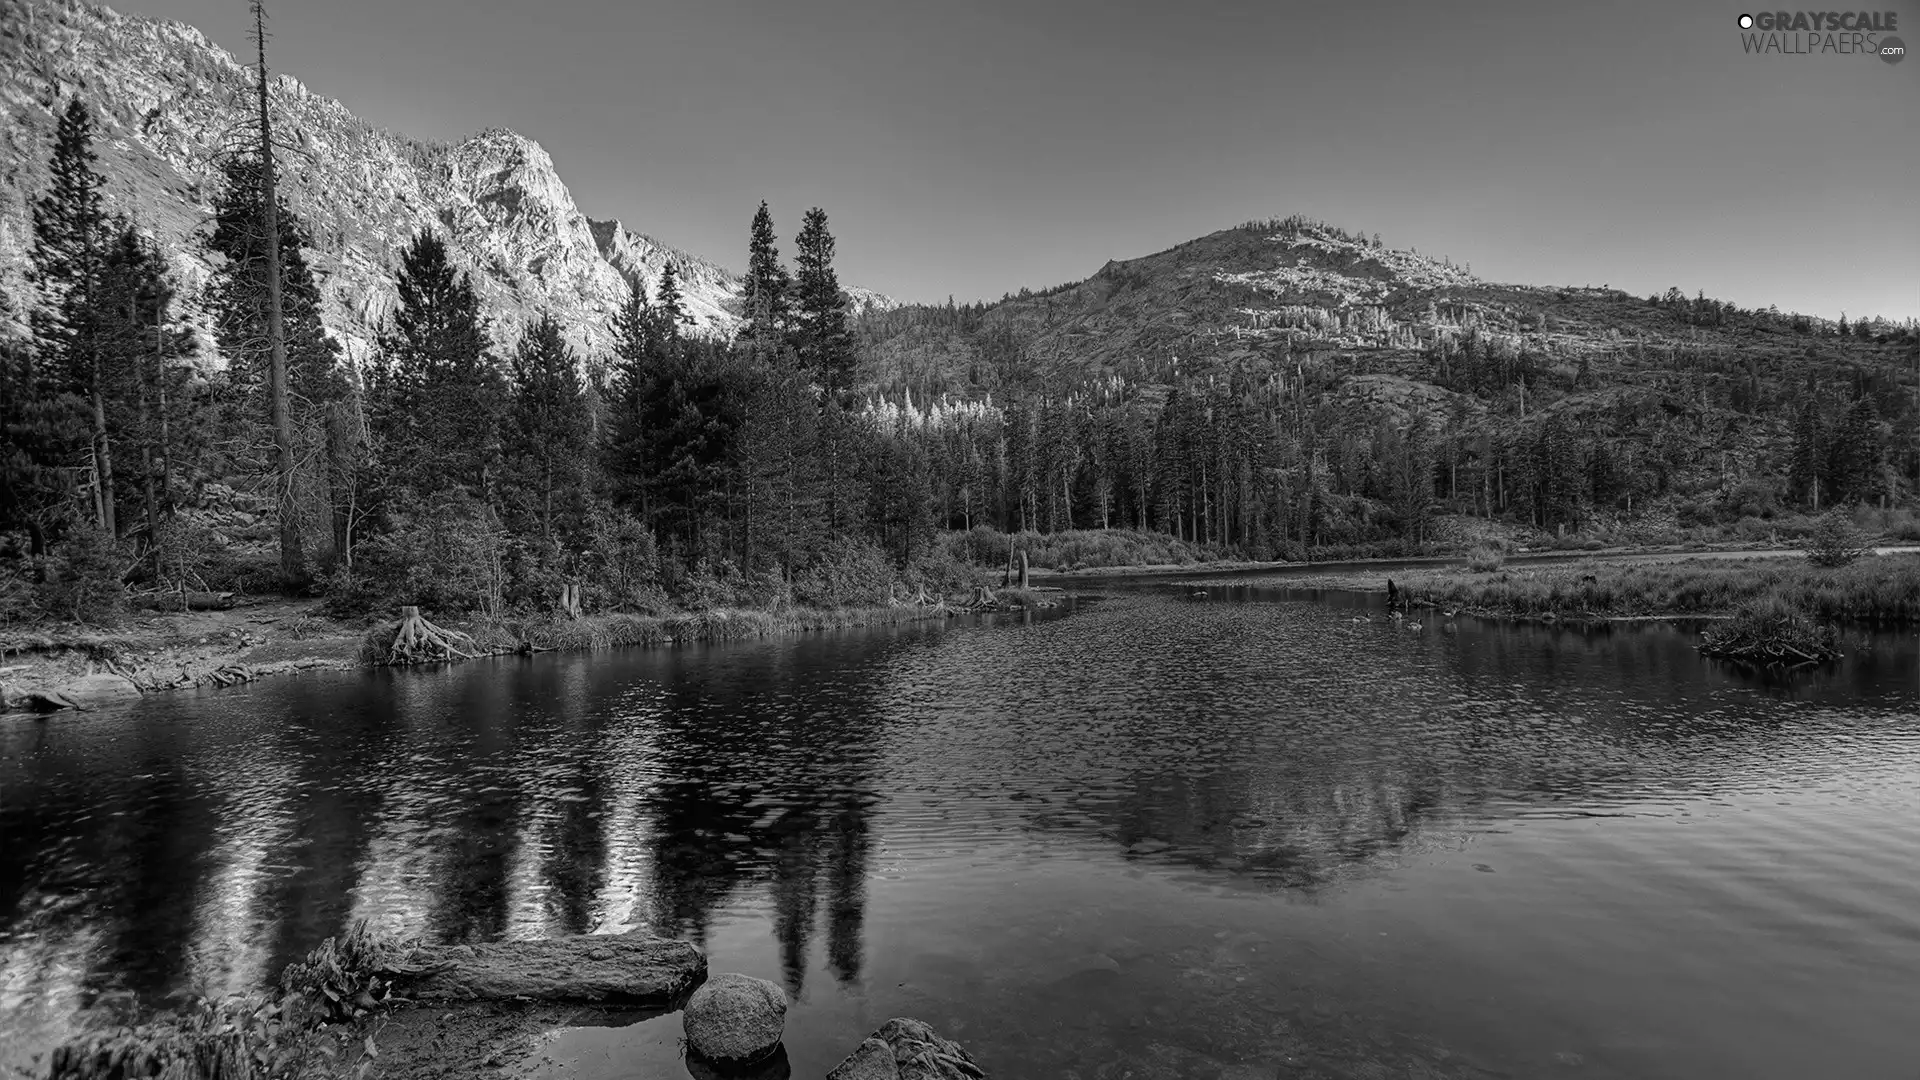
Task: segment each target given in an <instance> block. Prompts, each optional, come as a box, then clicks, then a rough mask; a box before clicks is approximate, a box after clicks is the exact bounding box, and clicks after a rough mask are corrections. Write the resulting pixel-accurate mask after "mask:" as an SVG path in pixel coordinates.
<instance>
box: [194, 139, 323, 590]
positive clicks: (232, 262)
mask: <svg viewBox="0 0 1920 1080" xmlns="http://www.w3.org/2000/svg"><path fill="white" fill-rule="evenodd" d="M271 171H272V170H270V169H269V168H268V167H267V166H266V165H265V164H264V163H263V162H262V161H261V160H260V159H259V158H256V157H236V158H231V159H229V160H228V161H227V162H226V163H225V164H224V166H223V172H224V174H225V177H226V185H225V187H224V188H223V189H222V190H221V191H220V193H219V195H218V196H217V197H216V198H215V200H214V221H213V225H214V228H213V232H212V234H211V235H210V236H209V237H208V239H207V241H206V245H207V249H208V251H209V252H210V253H213V254H217V255H219V256H220V257H221V258H220V260H219V262H218V263H217V268H216V271H215V274H214V278H213V281H212V282H211V283H210V286H209V293H208V306H209V308H210V309H211V310H212V314H213V317H214V337H215V340H216V341H217V343H218V344H219V346H220V351H221V353H222V354H224V355H225V356H226V358H227V360H228V371H227V378H228V381H229V382H230V384H232V385H233V386H235V387H236V388H237V389H238V390H239V391H240V392H241V400H240V404H241V405H242V406H243V407H244V412H243V413H242V414H241V415H239V416H236V417H231V418H230V420H231V422H233V423H235V424H237V425H238V426H239V427H240V428H241V430H247V429H249V428H251V429H254V430H258V428H259V426H260V425H261V424H262V422H264V423H265V426H266V428H267V434H268V436H269V438H270V440H271V444H272V446H273V454H272V457H271V458H270V459H267V460H259V459H254V460H249V461H244V462H242V464H243V465H244V466H246V467H248V468H250V469H252V470H253V471H255V472H256V473H259V474H261V475H264V476H270V477H272V479H273V484H274V488H275V492H276V504H277V506H278V508H279V513H280V515H281V519H282V520H281V523H280V547H281V570H282V573H283V575H285V576H286V578H287V580H288V581H290V582H297V581H299V580H301V579H302V578H303V577H304V576H305V575H306V573H307V566H306V558H307V551H308V549H309V548H308V543H307V536H306V534H307V532H308V531H312V532H313V533H315V534H316V536H319V537H324V538H325V539H326V540H327V541H328V543H327V544H326V547H327V548H332V549H333V551H332V554H334V555H343V554H344V552H341V551H339V550H338V541H339V540H340V537H341V533H342V529H341V522H340V515H341V509H342V505H343V503H344V502H345V501H347V500H348V499H350V497H351V491H352V480H353V478H352V477H349V476H342V475H337V471H336V469H335V467H334V466H335V465H336V463H338V462H340V461H341V460H342V455H341V453H339V452H338V451H339V450H340V447H339V446H338V445H337V440H338V438H339V437H340V435H341V434H342V433H339V432H336V431H330V430H329V428H330V425H329V422H328V417H329V413H330V411H331V410H332V409H333V407H334V406H335V405H336V404H337V403H338V402H340V401H341V400H342V399H344V398H347V397H349V396H350V395H351V394H352V392H353V388H352V387H351V386H350V385H349V384H348V382H347V381H346V378H345V376H344V374H343V373H342V372H341V370H340V366H339V355H340V347H339V345H338V344H337V343H335V341H334V340H333V338H332V336H331V335H329V334H328V333H327V331H326V328H325V327H324V325H322V323H321V320H320V286H319V284H318V282H316V281H315V279H314V276H313V271H312V268H311V266H310V265H309V264H308V262H307V258H306V251H307V249H309V248H311V247H312V244H313V241H312V238H311V235H310V234H309V233H308V231H307V227H306V224H305V222H304V221H302V220H301V219H300V217H299V216H298V215H297V214H295V213H294V212H293V210H292V209H291V208H290V207H288V206H286V205H285V203H284V202H282V201H280V197H279V196H278V195H276V196H275V201H276V202H279V203H280V205H279V206H278V208H277V209H276V210H275V211H274V212H273V213H272V214H268V213H267V212H266V211H265V210H264V209H263V206H264V205H265V203H266V202H267V194H268V191H269V190H270V189H271V183H270V180H271V177H270V174H271ZM268 219H271V221H272V223H273V227H274V229H275V234H274V235H273V236H269V235H268V234H267V233H266V232H265V231H264V230H265V227H266V225H265V223H266V221H267V220H268ZM274 266H277V267H278V269H279V273H278V274H277V275H276V274H274V273H272V272H270V270H269V268H270V267H274ZM282 398H284V399H285V400H284V401H283V400H281V399H282ZM262 406H264V407H262ZM283 428H284V430H283ZM283 436H284V438H283ZM283 443H284V446H283ZM323 550H324V549H323ZM289 562H291V563H292V566H291V568H290V567H289Z"/></svg>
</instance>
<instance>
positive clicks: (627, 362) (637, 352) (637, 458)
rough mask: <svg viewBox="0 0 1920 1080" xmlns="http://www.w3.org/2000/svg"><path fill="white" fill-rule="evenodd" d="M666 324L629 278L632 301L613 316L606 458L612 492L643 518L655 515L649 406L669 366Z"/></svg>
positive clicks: (605, 474)
mask: <svg viewBox="0 0 1920 1080" xmlns="http://www.w3.org/2000/svg"><path fill="white" fill-rule="evenodd" d="M663 284H664V281H663ZM662 292H663V293H664V292H665V290H664V289H662ZM660 329H661V321H660V318H659V313H658V312H657V311H656V310H655V309H654V307H653V305H651V304H649V303H648V302H647V291H646V287H645V286H644V285H643V284H641V282H640V280H639V278H638V277H635V278H634V279H632V280H630V281H629V282H628V283H627V302H626V303H625V304H623V305H621V308H620V310H619V312H618V313H616V314H615V315H614V318H613V325H612V330H613V362H612V382H611V386H610V387H609V393H608V396H607V424H606V429H605V432H604V435H603V437H602V439H601V445H600V459H601V474H602V476H603V477H604V478H605V482H606V484H607V493H608V495H610V496H611V497H612V499H613V501H614V503H615V504H617V505H619V506H623V507H627V508H629V509H632V510H634V511H637V512H638V514H639V516H640V518H641V520H643V521H644V520H647V519H648V517H649V514H648V505H647V492H648V488H649V484H648V480H649V479H650V478H651V476H652V475H653V472H654V463H653V461H652V458H651V455H650V453H649V450H650V448H651V446H652V439H651V432H650V430H649V427H650V419H651V418H650V416H649V410H650V409H651V408H652V402H653V399H654V398H655V396H656V393H657V388H656V387H657V381H658V378H657V377H658V374H659V372H660V369H661V368H662V367H663V366H664V365H663V364H662V359H663V357H662V356H661V355H660V352H661V349H662V348H663V347H664V345H665V343H664V342H662V341H661V340H660V334H659V331H660Z"/></svg>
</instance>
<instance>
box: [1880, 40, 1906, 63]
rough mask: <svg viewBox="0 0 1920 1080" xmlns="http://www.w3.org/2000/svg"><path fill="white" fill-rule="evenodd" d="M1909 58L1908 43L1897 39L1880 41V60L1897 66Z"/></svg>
mask: <svg viewBox="0 0 1920 1080" xmlns="http://www.w3.org/2000/svg"><path fill="white" fill-rule="evenodd" d="M1906 58H1907V43H1906V42H1904V41H1901V40H1900V39H1899V38H1897V37H1883V38H1881V39H1880V59H1882V60H1884V61H1886V62H1887V63H1889V64H1897V63H1899V62H1900V61H1902V60H1905V59H1906Z"/></svg>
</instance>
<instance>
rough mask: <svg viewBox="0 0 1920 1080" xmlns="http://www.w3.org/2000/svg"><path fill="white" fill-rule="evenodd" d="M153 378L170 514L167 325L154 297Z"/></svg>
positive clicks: (162, 487)
mask: <svg viewBox="0 0 1920 1080" xmlns="http://www.w3.org/2000/svg"><path fill="white" fill-rule="evenodd" d="M153 326H154V336H153V378H154V382H155V383H156V384H157V385H158V387H159V390H160V497H161V501H162V502H163V503H164V504H165V505H164V506H163V509H166V510H167V511H168V513H169V514H171V513H172V505H173V503H172V495H171V493H172V491H173V451H172V449H171V447H172V445H173V434H172V430H171V428H170V427H169V420H168V415H167V369H166V352H165V350H166V342H165V338H166V325H165V323H164V322H163V321H162V319H161V314H160V301H159V298H158V297H155V299H154V307H153Z"/></svg>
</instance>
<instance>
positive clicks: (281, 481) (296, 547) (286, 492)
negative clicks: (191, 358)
mask: <svg viewBox="0 0 1920 1080" xmlns="http://www.w3.org/2000/svg"><path fill="white" fill-rule="evenodd" d="M253 36H254V43H255V45H256V46H257V47H258V55H259V61H260V87H259V90H260V94H259V98H260V100H259V105H260V129H259V150H260V170H261V179H260V183H261V199H260V227H261V229H262V230H263V231H264V232H265V233H266V237H265V239H266V261H267V266H266V278H267V396H268V399H269V402H270V406H269V407H270V410H271V419H272V423H273V449H274V480H275V483H274V488H275V492H276V494H277V496H278V503H279V511H280V572H281V574H282V575H284V576H285V577H286V579H287V580H288V581H289V582H294V581H298V580H299V578H300V576H301V575H302V574H303V573H304V572H305V564H306V557H305V554H304V553H303V552H302V550H301V540H300V517H299V514H298V513H297V512H296V508H295V506H294V483H293V481H294V475H293V474H294V468H295V463H294V453H293V418H292V415H291V413H290V411H289V409H288V405H287V326H286V319H285V317H284V314H283V312H282V308H281V301H280V200H279V196H278V195H277V194H276V193H275V179H276V177H275V169H274V159H273V118H272V116H271V115H270V114H269V113H268V111H267V12H266V7H265V6H264V5H263V3H262V2H261V0H253Z"/></svg>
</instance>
